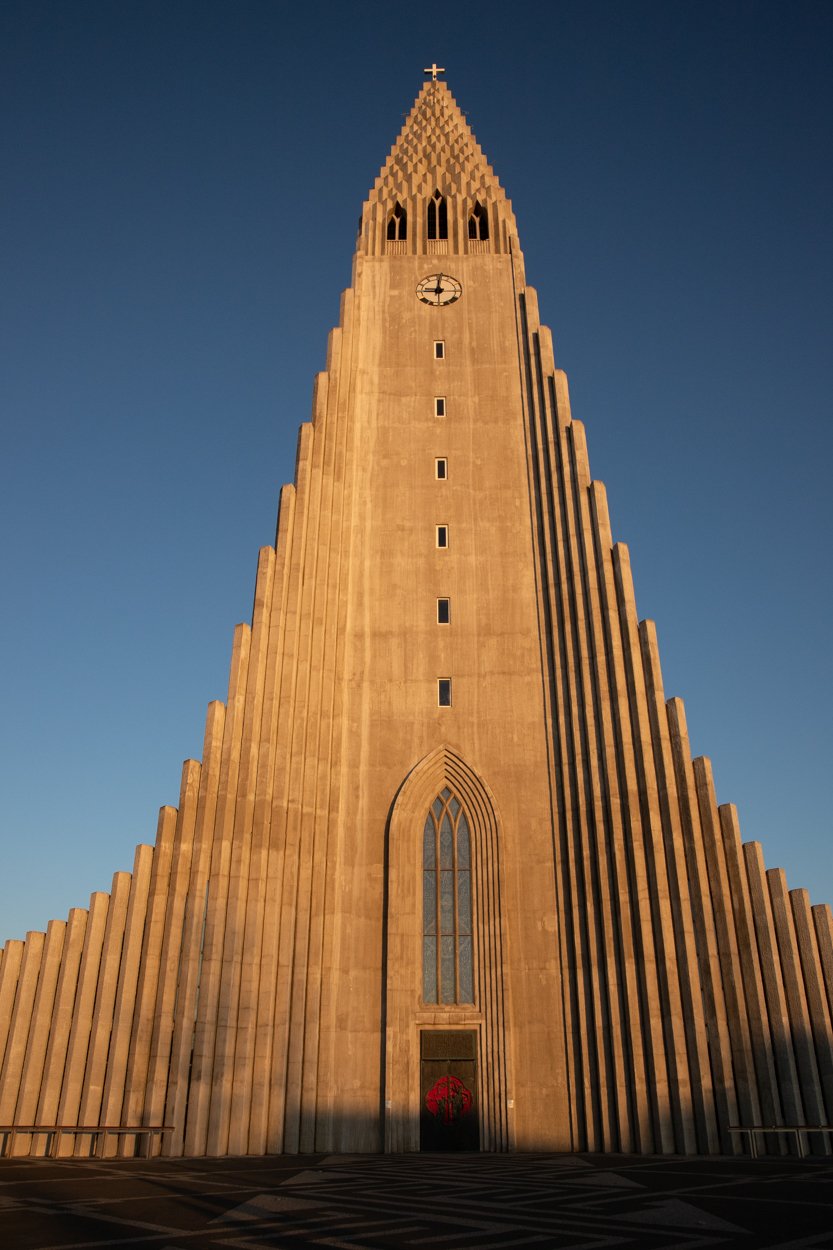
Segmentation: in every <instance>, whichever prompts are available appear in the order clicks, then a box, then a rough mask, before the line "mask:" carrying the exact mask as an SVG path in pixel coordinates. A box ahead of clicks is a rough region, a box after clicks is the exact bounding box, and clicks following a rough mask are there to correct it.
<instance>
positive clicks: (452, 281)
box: [416, 273, 463, 308]
mask: <svg viewBox="0 0 833 1250" xmlns="http://www.w3.org/2000/svg"><path fill="white" fill-rule="evenodd" d="M416 293H417V298H418V299H421V300H422V302H423V304H434V305H436V307H437V308H439V307H441V305H443V304H453V303H454V301H455V300H457V299H459V298H460V296H461V295H462V294H463V288H462V286H461V285H460V283H459V282H458V281H457V279H456V278H452V277H450V276H449V275H448V274H447V273H429V275H428V277H427V278H423V279H422V281H421V282H419V283H418V284H417V289H416Z"/></svg>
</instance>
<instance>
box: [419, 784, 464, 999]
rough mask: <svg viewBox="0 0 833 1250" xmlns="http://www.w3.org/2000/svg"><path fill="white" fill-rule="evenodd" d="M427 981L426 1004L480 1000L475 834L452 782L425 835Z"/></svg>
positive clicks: (424, 976) (438, 802) (439, 800)
mask: <svg viewBox="0 0 833 1250" xmlns="http://www.w3.org/2000/svg"><path fill="white" fill-rule="evenodd" d="M422 913H423V930H422V931H423V939H422V984H423V999H424V1001H425V1002H426V1003H471V1002H473V1001H474V964H473V955H472V888H471V837H470V834H469V826H468V822H467V820H466V816H465V813H464V811H463V809H462V807H461V805H460V803H459V801H458V800H457V799H456V798H455V797H454V795H453V794H452V793H451V791H450V789H449V788H448V787H447V786H446V787H444V788H443V790H441V791H440V793H439V794H438V795H437V797H436V799H435V800H434V802H433V803H432V804H431V810H430V811H429V813H428V815H427V816H426V818H425V826H424V828H423V834H422Z"/></svg>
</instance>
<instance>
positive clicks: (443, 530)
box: [437, 525, 448, 547]
mask: <svg viewBox="0 0 833 1250" xmlns="http://www.w3.org/2000/svg"><path fill="white" fill-rule="evenodd" d="M437 546H438V547H447V546H448V526H447V525H438V526H437Z"/></svg>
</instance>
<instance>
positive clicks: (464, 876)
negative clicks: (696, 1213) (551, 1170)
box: [0, 67, 833, 1155]
mask: <svg viewBox="0 0 833 1250" xmlns="http://www.w3.org/2000/svg"><path fill="white" fill-rule="evenodd" d="M437 72H438V71H437V70H436V67H432V71H431V73H432V77H431V78H430V80H428V81H426V82H425V83H424V85H423V87H422V90H421V91H420V94H419V96H418V98H417V100H416V103H415V104H414V107H413V109H412V111H411V113H410V115H409V116H408V118H407V120H406V122H405V125H404V127H403V129H402V132H401V134H400V136H399V138H398V139H397V141H396V143H395V145H394V147H393V149H392V150H391V153H390V156H389V157H388V159H387V161H386V163H385V165H384V167H383V169H382V171H381V173H380V175H379V177H378V178H377V180H376V182H375V184H374V186H373V189H372V190H371V192H370V195H369V197H368V199H367V201H366V203H365V205H364V208H363V211H362V216H361V223H360V230H359V236H358V241H357V245H356V254H355V260H354V269H353V282H352V285H351V287H350V289H349V290H348V291H346V292H345V294H344V297H343V300H342V306H341V316H340V322H339V325H338V327H337V328H336V329H335V330H333V332H332V334H331V336H330V342H329V348H328V353H327V367H326V371H325V372H324V373H322V374H320V375H319V377H318V378H317V379H316V383H315V389H314V398H313V413H312V420H311V421H310V422H309V423H308V424H304V425H303V426H302V427H301V431H300V436H299V442H298V457H297V468H296V474H295V481H294V483H293V484H292V485H290V486H286V487H284V488H283V491H282V493H281V499H280V509H279V520H278V527H277V535H276V541H275V545H274V546H273V547H266V548H264V549H263V550H262V551H261V553H260V558H259V563H258V570H257V581H256V589H255V602H254V612H253V618H252V623H251V626H249V625H240V626H238V627H237V629H236V631H235V634H234V643H233V651H232V661H231V675H230V680H229V691H228V699H227V702H226V703H225V704H220V703H212V704H211V705H210V706H209V709H208V716H207V722H206V731H205V747H204V752H203V757H202V760H201V762H197V761H193V760H189V761H186V763H185V765H184V769H183V776H182V788H181V793H180V802H179V807H178V809H174V808H170V807H165V808H163V809H162V811H161V813H160V818H159V827H158V833H157V838H156V842H155V845H154V846H153V847H150V846H140V847H138V849H137V852H136V860H135V865H134V869H133V872H132V874H129V873H121V872H120V873H117V874H116V876H115V878H114V881H113V889H112V892H111V893H110V894H109V895H107V894H94V895H93V896H92V899H91V901H90V906H89V909H87V910H82V909H75V910H73V911H72V912H71V913H70V915H69V918H68V920H67V921H66V922H63V921H53V922H52V923H51V924H50V925H49V927H48V929H47V931H46V933H45V934H43V933H35V932H33V933H29V934H28V935H27V938H26V941H25V942H8V943H7V944H6V946H5V948H4V951H3V955H2V962H0V1061H1V1062H2V1067H0V1125H3V1124H5V1125H9V1124H16V1125H18V1126H21V1127H22V1129H23V1130H25V1127H26V1126H28V1127H29V1128H32V1127H34V1126H38V1127H39V1128H40V1129H41V1131H40V1132H36V1133H31V1132H26V1131H19V1132H18V1133H17V1134H16V1137H15V1140H14V1143H13V1148H14V1151H15V1152H16V1153H19V1154H22V1153H29V1152H31V1153H33V1154H40V1153H44V1151H45V1150H47V1149H48V1148H49V1147H50V1144H51V1143H52V1141H53V1135H51V1134H50V1133H49V1132H47V1131H46V1130H47V1129H48V1128H49V1127H50V1126H84V1127H85V1128H87V1129H89V1128H90V1127H92V1126H97V1125H105V1124H106V1125H112V1126H121V1127H122V1128H127V1129H129V1128H136V1127H137V1126H158V1125H165V1126H169V1129H168V1131H167V1132H166V1133H165V1134H164V1136H163V1137H162V1139H161V1142H162V1144H161V1149H162V1151H163V1152H164V1153H167V1154H171V1155H182V1154H185V1155H205V1154H208V1155H223V1154H247V1153H249V1154H265V1153H273V1152H280V1151H286V1152H290V1153H294V1152H312V1151H327V1152H333V1151H350V1152H354V1151H379V1150H388V1151H414V1150H419V1149H442V1148H452V1147H458V1148H463V1149H482V1150H487V1151H506V1150H556V1151H575V1150H591V1151H635V1152H642V1153H652V1152H655V1153H667V1152H680V1153H715V1152H724V1153H728V1152H732V1151H736V1150H738V1149H740V1143H739V1140H738V1138H737V1136H734V1135H732V1134H731V1133H730V1132H729V1129H730V1127H732V1126H737V1125H751V1124H767V1125H773V1124H792V1125H794V1124H823V1123H829V1122H830V1121H831V1119H833V1031H831V1009H833V921H831V913H830V910H829V908H828V907H813V908H811V907H810V904H809V901H808V898H807V894H806V892H805V891H803V890H793V891H787V889H786V885H785V882H784V877H783V873H781V872H780V871H779V870H772V871H769V872H767V871H766V870H765V868H764V864H763V859H762V854H761V849H760V847H759V845H758V844H757V843H750V844H747V845H746V846H742V845H741V842H740V838H739V833H738V827H737V820H736V816H735V812H734V809H733V808H732V807H730V806H723V807H718V806H717V803H716V799H715V795H714V789H713V785H712V778H711V771H710V767H709V763H708V761H707V760H705V759H698V760H693V761H692V759H691V755H690V751H689V745H688V739H687V734H686V724H685V716H684V713H683V708H682V705H681V703H680V701H679V700H677V699H671V700H668V701H666V698H665V695H664V693H663V687H662V678H661V674H660V665H659V658H658V652H657V644H656V636H655V632H654V628H653V626H652V624H651V623H650V622H648V621H643V622H639V619H638V617H637V613H636V607H635V601H634V592H633V587H632V583H631V575H630V565H629V560H628V553H627V549H626V548H625V547H624V546H622V544H621V543H615V542H614V541H613V537H612V535H611V531H610V524H609V521H608V513H607V505H606V499H605V492H604V488H603V486H602V485H601V484H600V483H599V482H595V481H593V479H592V478H591V476H590V470H589V466H588V458H587V451H586V446H585V439H584V429H583V427H582V425H581V424H580V423H579V422H578V421H575V420H573V419H572V417H571V414H570V405H569V398H568V392H567V382H566V378H565V376H564V374H563V373H562V372H561V371H560V370H558V369H556V367H555V363H554V360H553V349H552V341H551V337H550V333H549V331H548V330H547V329H546V328H545V327H544V326H542V325H541V323H540V320H539V315H538V301H537V297H536V294H535V292H534V290H533V289H532V288H531V287H529V286H527V284H526V279H525V274H524V264H523V257H522V254H521V251H520V248H519V244H518V235H517V228H516V224H515V218H514V214H513V212H512V206H511V203H510V201H509V200H508V199H507V197H506V195H505V193H504V191H503V189H502V187H501V186H500V183H499V182H498V180H497V178H496V177H495V175H494V173H493V171H492V169H491V168H490V167H489V165H488V164H487V162H486V160H485V158H484V156H483V153H482V152H481V150H480V148H479V146H478V145H477V143H476V141H475V138H474V136H473V135H472V133H471V131H470V129H469V127H468V125H467V123H466V121H465V119H464V117H463V115H462V114H461V112H460V110H459V108H458V107H457V104H456V103H455V101H454V99H453V97H452V95H451V94H450V92H449V90H448V87H447V86H446V85H445V84H444V83H443V82H441V81H438V80H437V78H436V73H437ZM0 1132H2V1130H0ZM155 1140H156V1142H157V1144H156V1147H155V1148H159V1146H158V1139H155ZM775 1140H777V1139H770V1141H775ZM98 1146H100V1148H101V1149H102V1150H103V1152H104V1153H106V1154H116V1153H119V1154H132V1153H134V1151H135V1150H136V1149H138V1148H140V1147H139V1144H138V1139H137V1137H136V1136H135V1134H130V1133H129V1132H123V1133H122V1134H121V1135H111V1136H109V1137H107V1138H106V1139H104V1140H103V1141H99V1140H98V1138H97V1137H96V1136H95V1135H91V1134H90V1133H89V1132H86V1133H84V1132H78V1133H64V1134H63V1136H62V1137H61V1139H60V1142H59V1143H58V1151H59V1153H63V1154H69V1153H73V1152H75V1153H78V1154H83V1153H89V1152H90V1150H91V1149H92V1148H95V1147H98Z"/></svg>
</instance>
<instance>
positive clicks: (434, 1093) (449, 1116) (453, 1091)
mask: <svg viewBox="0 0 833 1250" xmlns="http://www.w3.org/2000/svg"><path fill="white" fill-rule="evenodd" d="M473 1101H474V1100H473V1098H472V1095H471V1090H468V1089H466V1087H465V1085H464V1084H463V1082H462V1081H461V1080H460V1078H459V1077H456V1076H441V1077H440V1079H439V1080H438V1081H437V1082H436V1083H435V1084H434V1085H432V1087H431V1089H429V1091H428V1093H427V1094H426V1095H425V1105H426V1107H427V1108H428V1110H429V1111H430V1112H431V1114H432V1115H433V1116H436V1118H437V1119H438V1120H442V1122H443V1124H453V1123H454V1121H455V1120H459V1119H460V1117H461V1116H463V1115H465V1114H466V1112H467V1111H470V1110H471V1105H472V1102H473Z"/></svg>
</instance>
